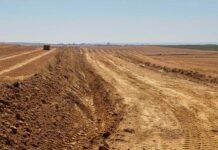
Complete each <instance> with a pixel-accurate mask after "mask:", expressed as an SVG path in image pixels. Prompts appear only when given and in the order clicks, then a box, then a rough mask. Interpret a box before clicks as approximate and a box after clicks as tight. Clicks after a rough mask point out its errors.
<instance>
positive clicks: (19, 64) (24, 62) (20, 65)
mask: <svg viewBox="0 0 218 150" xmlns="http://www.w3.org/2000/svg"><path fill="white" fill-rule="evenodd" d="M55 50H56V49H53V50H50V51H48V52H46V53H44V54H41V55H38V56H36V57H33V58H31V59H28V60H26V61H23V62H21V63H18V64H16V65H14V66H11V67H9V68H7V69H5V70H2V71H0V75H2V74H4V73H8V72H10V71H13V70H15V69H18V68H21V67H23V66H24V65H26V64H29V63H31V62H33V61H35V60H37V59H39V58H41V57H43V56H46V55H48V54H50V53H52V52H54V51H55Z"/></svg>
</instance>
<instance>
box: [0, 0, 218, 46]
mask: <svg viewBox="0 0 218 150" xmlns="http://www.w3.org/2000/svg"><path fill="white" fill-rule="evenodd" d="M0 41H1V42H50V43H61V42H64V43H73V42H76V43H80V42H91V43H101V42H115V43H120V42H122V43H198V42H199V43H218V0H0Z"/></svg>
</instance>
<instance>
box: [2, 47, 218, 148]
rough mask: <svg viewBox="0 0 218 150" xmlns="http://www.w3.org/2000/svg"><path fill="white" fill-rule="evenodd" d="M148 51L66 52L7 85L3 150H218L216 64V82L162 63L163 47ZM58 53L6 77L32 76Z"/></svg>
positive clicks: (93, 49)
mask: <svg viewBox="0 0 218 150" xmlns="http://www.w3.org/2000/svg"><path fill="white" fill-rule="evenodd" d="M135 48H136V49H135ZM140 48H142V47H139V50H137V47H121V46H113V47H110V46H105V47H103V46H89V47H82V48H78V47H76V48H62V49H61V48H60V49H59V50H58V51H57V53H56V54H55V55H51V57H53V60H52V61H51V62H50V64H49V65H48V66H47V67H46V68H45V69H44V70H43V71H41V72H38V73H37V74H35V75H33V76H31V77H29V78H27V79H25V80H21V81H19V82H15V83H6V84H0V112H1V114H0V129H1V130H0V149H3V148H4V149H63V150H65V149H67V150H68V149H69V150H71V149H72V150H80V149H81V150H82V149H90V150H92V149H93V150H108V149H110V150H216V149H218V92H217V91H218V84H217V82H216V81H217V78H216V71H214V70H216V68H215V67H214V66H216V65H217V62H218V61H217V60H216V58H214V60H213V62H214V64H210V63H211V61H207V62H208V64H207V65H209V66H210V70H209V71H211V72H212V73H211V74H210V75H211V76H208V74H209V73H210V72H209V73H208V74H207V72H206V71H205V70H203V72H200V71H201V70H199V69H198V68H197V69H196V71H199V72H200V73H198V72H197V73H196V72H193V71H189V70H187V69H189V68H186V67H184V68H182V69H175V68H171V67H177V64H176V63H175V64H174V65H166V63H165V62H164V59H162V58H161V59H155V58H154V57H153V54H155V55H156V54H157V55H159V51H158V48H157V47H154V50H152V49H151V50H150V51H149V50H146V51H143V50H141V49H140ZM151 48H152V47H151ZM129 49H133V50H129ZM160 51H161V52H164V53H166V54H167V55H168V54H169V53H171V52H172V53H173V54H174V53H175V54H178V53H180V51H176V50H173V49H171V50H169V53H168V52H167V51H165V50H162V49H161V50H160ZM51 52H52V51H50V52H47V53H44V54H43V55H37V56H35V57H32V58H30V59H27V60H25V61H23V62H21V63H16V64H14V66H12V67H9V68H6V70H3V72H2V74H3V76H4V75H6V74H7V73H6V72H7V71H11V72H12V73H13V71H12V70H14V69H15V68H16V70H17V72H19V71H21V72H25V71H26V72H28V71H31V68H32V67H33V66H34V65H38V64H40V63H39V61H40V59H39V58H40V57H42V56H44V55H47V54H48V53H51ZM187 52H189V51H188V50H187ZM150 53H152V56H150ZM189 53H190V52H189ZM199 53H201V54H202V55H204V52H202V51H199V52H198V51H193V54H199ZM207 53H210V52H207ZM52 54H53V53H52ZM181 54H185V52H181ZM45 57H47V56H45ZM155 57H156V56H155ZM158 57H161V56H158ZM46 59H47V58H46ZM174 59H175V60H176V58H174ZM34 60H37V61H35V64H33V63H30V62H33V61H34ZM195 60H196V61H201V60H199V59H195ZM204 62H205V63H206V61H204ZM183 63H184V62H183ZM197 64H198V63H197V62H196V63H193V64H191V63H190V64H189V65H193V66H192V67H193V68H195V65H197ZM23 65H25V66H28V65H29V66H28V67H26V68H25V67H21V66H23ZM165 65H166V66H165ZM207 65H204V67H205V66H207ZM181 66H182V65H181ZM192 67H190V68H192ZM32 69H35V67H33V68H32ZM13 74H14V73H13ZM213 75H214V76H213Z"/></svg>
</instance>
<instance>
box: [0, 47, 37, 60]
mask: <svg viewBox="0 0 218 150" xmlns="http://www.w3.org/2000/svg"><path fill="white" fill-rule="evenodd" d="M39 50H40V49H38V50H32V51H29V52H23V53H20V54H15V55H12V56H7V57H3V58H0V61H3V60H7V59H12V58H15V57H19V56H23V55H26V54H31V53H34V52H36V51H39Z"/></svg>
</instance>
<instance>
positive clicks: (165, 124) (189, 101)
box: [86, 50, 218, 150]
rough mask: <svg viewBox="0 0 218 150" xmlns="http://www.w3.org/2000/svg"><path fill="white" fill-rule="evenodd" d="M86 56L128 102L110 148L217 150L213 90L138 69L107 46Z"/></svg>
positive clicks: (216, 103)
mask: <svg viewBox="0 0 218 150" xmlns="http://www.w3.org/2000/svg"><path fill="white" fill-rule="evenodd" d="M86 57H87V60H88V62H89V63H91V64H92V66H93V67H94V68H95V69H96V72H97V73H98V74H99V75H101V76H102V77H103V78H104V79H105V80H106V81H107V82H109V83H110V84H111V85H113V86H114V87H115V88H116V90H117V91H118V93H119V94H120V95H121V97H123V98H124V103H125V104H126V105H127V107H126V109H125V113H124V114H125V115H124V119H123V121H121V123H120V125H119V127H118V129H117V131H116V132H115V133H114V134H113V135H112V136H111V137H110V138H109V139H108V140H107V142H108V143H109V145H110V146H111V149H117V150H126V149H131V150H140V149H141V150H143V149H146V150H147V149H163V150H170V149H171V150H173V149H174V150H178V149H191V150H197V149H202V150H207V149H208V150H209V149H211V150H212V149H218V134H217V129H218V92H217V89H214V88H210V87H207V86H204V85H201V84H199V83H194V82H191V81H188V80H184V79H180V78H178V77H176V76H172V75H167V74H164V73H160V72H157V71H154V70H150V69H146V68H143V69H142V68H141V67H140V66H138V65H137V64H134V63H132V62H128V61H127V60H124V59H121V58H118V57H116V55H114V53H113V52H110V51H109V52H107V51H106V52H105V51H102V50H96V51H93V50H92V51H88V50H86Z"/></svg>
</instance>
